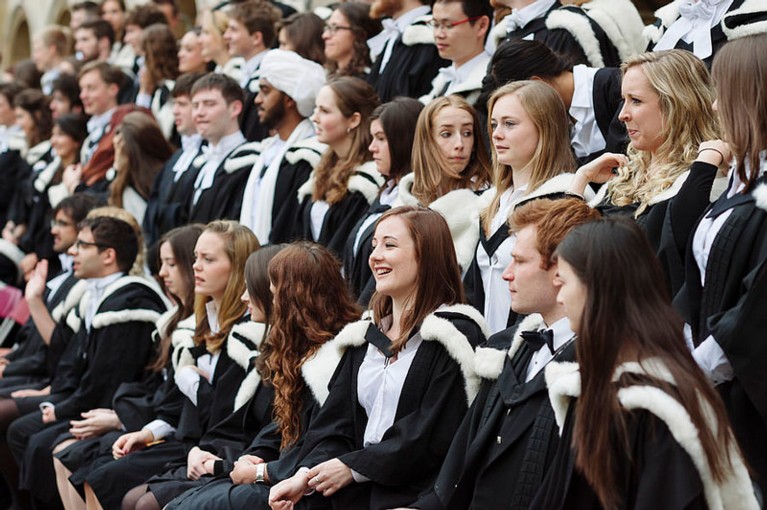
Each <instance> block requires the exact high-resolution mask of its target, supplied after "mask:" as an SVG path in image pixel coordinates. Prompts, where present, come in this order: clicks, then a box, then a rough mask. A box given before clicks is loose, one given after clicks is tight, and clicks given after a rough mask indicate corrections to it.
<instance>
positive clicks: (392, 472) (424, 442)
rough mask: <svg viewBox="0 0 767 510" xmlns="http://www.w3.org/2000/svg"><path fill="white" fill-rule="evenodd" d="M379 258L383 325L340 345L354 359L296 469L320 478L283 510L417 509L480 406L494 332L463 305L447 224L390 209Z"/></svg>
mask: <svg viewBox="0 0 767 510" xmlns="http://www.w3.org/2000/svg"><path fill="white" fill-rule="evenodd" d="M373 246H374V249H373V252H372V254H371V255H370V259H369V262H370V267H371V269H372V270H373V274H374V275H375V278H376V293H375V294H374V295H373V298H372V299H371V303H370V308H371V309H372V311H373V314H372V317H371V318H368V319H363V320H361V321H357V322H354V323H352V324H349V325H348V326H346V327H345V328H344V329H343V330H342V331H341V332H340V333H339V334H338V336H337V337H336V338H335V339H334V340H333V345H334V348H335V349H337V350H338V351H340V352H343V353H344V354H343V358H342V360H341V364H340V365H339V367H338V369H337V370H336V373H335V375H334V382H333V385H332V386H331V388H330V395H329V396H328V399H327V401H326V402H325V404H324V405H323V406H322V409H321V410H320V412H319V414H318V416H317V417H316V419H315V421H314V422H312V425H311V427H310V428H309V431H308V432H307V438H306V444H307V446H306V447H305V449H304V452H303V455H302V456H303V458H302V459H300V463H299V464H297V466H302V467H310V468H311V469H309V470H306V469H299V470H298V471H297V472H296V471H294V473H295V474H293V476H291V477H290V478H289V479H287V480H284V481H283V482H281V483H280V484H278V485H276V486H274V487H273V488H272V490H271V493H270V495H269V504H270V505H271V506H272V508H275V509H283V508H293V505H294V504H297V505H300V506H299V508H301V507H305V508H308V507H314V505H317V504H319V505H322V504H323V500H322V498H323V497H324V498H327V499H326V500H324V504H325V505H333V506H334V507H336V508H369V509H371V510H373V509H375V510H379V509H384V508H393V507H397V506H401V505H403V504H407V503H409V502H410V501H412V500H414V499H415V498H416V497H417V495H418V494H419V493H420V492H421V491H422V490H424V489H425V488H427V487H429V486H430V484H432V483H433V482H434V478H435V477H436V475H437V472H438V471H439V467H440V465H441V463H442V460H443V458H444V456H445V454H446V453H447V449H448V447H449V446H450V442H451V440H452V437H453V434H454V433H455V431H456V429H457V428H458V425H459V424H460V423H461V420H462V418H463V415H464V414H465V413H466V410H467V408H468V404H467V403H468V402H471V400H472V399H473V398H474V395H475V394H476V390H477V385H478V380H477V379H476V376H475V375H474V369H473V356H474V346H476V345H477V344H478V343H480V342H481V341H483V340H484V331H485V329H484V320H483V319H482V316H481V315H480V314H479V312H477V311H476V310H475V309H473V308H471V307H470V306H465V305H462V304H461V303H463V301H464V295H463V289H462V285H461V273H460V270H459V269H458V264H457V262H456V258H455V252H454V250H453V248H452V246H453V244H452V241H451V238H450V231H449V230H448V227H447V223H446V222H445V220H444V218H443V217H442V216H441V215H440V214H439V213H437V212H435V211H432V210H430V209H426V208H421V207H400V208H395V209H390V210H389V211H387V212H386V213H384V215H383V216H381V218H380V219H379V220H378V222H377V224H376V230H375V234H374V237H373ZM312 489H313V490H314V491H316V494H315V495H314V496H311V497H310V498H311V499H310V500H303V499H304V495H306V494H307V492H308V491H310V490H312ZM302 500H303V501H302ZM299 501H300V503H299ZM305 505H306V506H305Z"/></svg>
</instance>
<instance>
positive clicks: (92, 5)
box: [69, 0, 100, 32]
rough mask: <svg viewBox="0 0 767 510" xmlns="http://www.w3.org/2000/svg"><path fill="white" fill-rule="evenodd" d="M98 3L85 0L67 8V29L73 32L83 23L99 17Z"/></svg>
mask: <svg viewBox="0 0 767 510" xmlns="http://www.w3.org/2000/svg"><path fill="white" fill-rule="evenodd" d="M99 9H100V8H99V4H97V3H96V2H92V1H91V0H86V1H84V2H77V3H75V4H74V5H72V6H71V7H70V8H69V29H70V30H71V31H72V32H74V31H75V30H77V29H78V28H79V27H81V26H82V25H83V24H84V23H87V22H89V21H93V20H96V19H99Z"/></svg>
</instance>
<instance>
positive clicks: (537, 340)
mask: <svg viewBox="0 0 767 510" xmlns="http://www.w3.org/2000/svg"><path fill="white" fill-rule="evenodd" d="M522 340H524V341H525V343H527V346H528V347H529V348H530V350H531V351H533V352H538V351H539V350H540V349H541V347H543V346H544V345H546V346H548V347H549V351H551V354H554V332H553V331H552V330H550V329H542V330H540V331H523V332H522Z"/></svg>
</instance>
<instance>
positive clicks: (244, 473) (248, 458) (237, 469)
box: [229, 455, 264, 485]
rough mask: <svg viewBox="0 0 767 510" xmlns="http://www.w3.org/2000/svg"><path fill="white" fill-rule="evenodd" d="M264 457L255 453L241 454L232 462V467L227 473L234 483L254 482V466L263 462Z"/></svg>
mask: <svg viewBox="0 0 767 510" xmlns="http://www.w3.org/2000/svg"><path fill="white" fill-rule="evenodd" d="M263 463H264V459H262V458H260V457H256V456H255V455H243V456H242V457H240V458H239V459H237V461H236V462H235V463H234V469H233V470H232V472H231V473H229V478H231V479H232V483H233V484H234V485H245V484H248V483H256V466H258V465H259V464H263Z"/></svg>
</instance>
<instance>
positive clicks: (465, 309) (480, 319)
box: [436, 303, 492, 338]
mask: <svg viewBox="0 0 767 510" xmlns="http://www.w3.org/2000/svg"><path fill="white" fill-rule="evenodd" d="M436 311H437V312H450V313H459V314H461V315H465V316H466V317H468V318H469V319H471V320H472V321H474V323H475V324H476V325H477V326H479V329H480V331H482V334H483V335H484V336H485V338H489V337H490V335H491V334H492V333H491V332H490V329H489V328H488V326H487V322H486V321H485V316H484V315H482V313H480V311H479V310H477V309H476V308H474V307H473V306H471V305H462V304H460V303H459V304H456V305H448V306H441V307H439V309H438V310H436Z"/></svg>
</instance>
